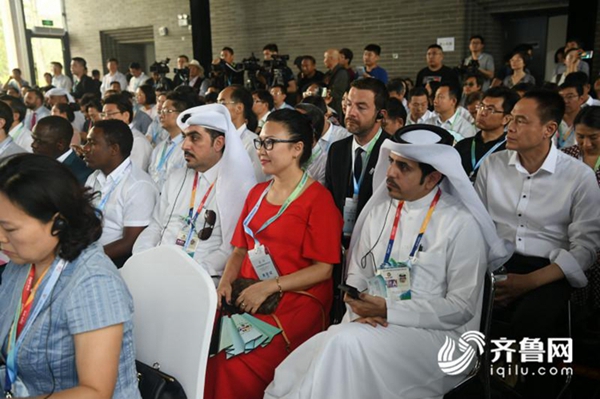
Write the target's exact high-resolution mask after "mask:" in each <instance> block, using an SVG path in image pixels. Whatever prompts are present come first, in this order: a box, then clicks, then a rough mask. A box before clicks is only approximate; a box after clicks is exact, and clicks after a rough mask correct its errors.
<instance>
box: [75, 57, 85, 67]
mask: <svg viewBox="0 0 600 399" xmlns="http://www.w3.org/2000/svg"><path fill="white" fill-rule="evenodd" d="M71 61H75V62H76V63H78V64H79V65H81V66H82V67H84V68H87V61H86V60H85V58H82V57H73V58H71Z"/></svg>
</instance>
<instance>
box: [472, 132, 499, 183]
mask: <svg viewBox="0 0 600 399" xmlns="http://www.w3.org/2000/svg"><path fill="white" fill-rule="evenodd" d="M504 143H506V137H505V138H504V140H502V141H499V142H497V143H496V144H494V146H493V147H492V148H490V149H489V151H488V152H486V153H485V154H484V155H483V156H482V157H481V158H480V159H479V161H477V163H475V138H473V141H471V167H472V168H473V170H472V171H471V174H470V175H469V177H471V176H473V173H475V171H476V170H477V169H479V167H480V166H481V164H482V163H483V161H484V160H485V159H486V158H487V157H489V156H490V155H491V154H493V153H494V151H496V150H497V149H498V148H499V147H500V146H501V145H502V144H504Z"/></svg>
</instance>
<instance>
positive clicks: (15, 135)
mask: <svg viewBox="0 0 600 399" xmlns="http://www.w3.org/2000/svg"><path fill="white" fill-rule="evenodd" d="M18 126H19V127H18V128H17V129H16V130H15V132H14V133H13V134H12V135H11V136H12V138H13V140H15V141H17V140H18V139H19V137H21V135H22V134H23V132H24V131H25V125H23V122H21V123H19V125H18Z"/></svg>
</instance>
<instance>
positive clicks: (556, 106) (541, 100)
mask: <svg viewBox="0 0 600 399" xmlns="http://www.w3.org/2000/svg"><path fill="white" fill-rule="evenodd" d="M523 98H529V99H531V100H534V101H535V102H536V103H537V114H538V117H539V118H540V120H541V121H542V123H548V122H550V121H552V122H556V125H557V126H558V125H560V122H561V121H562V119H563V116H564V115H565V101H564V100H563V98H562V97H561V96H560V94H558V93H557V92H555V91H551V90H546V89H533V90H530V91H528V92H527V93H525V94H524V95H523Z"/></svg>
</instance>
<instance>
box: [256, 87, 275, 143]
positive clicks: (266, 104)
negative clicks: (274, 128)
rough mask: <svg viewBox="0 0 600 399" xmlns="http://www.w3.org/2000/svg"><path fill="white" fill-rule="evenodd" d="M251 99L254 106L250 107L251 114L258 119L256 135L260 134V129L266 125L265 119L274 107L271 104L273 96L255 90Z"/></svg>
mask: <svg viewBox="0 0 600 399" xmlns="http://www.w3.org/2000/svg"><path fill="white" fill-rule="evenodd" d="M252 99H253V100H254V105H252V112H254V115H256V118H257V119H258V127H257V128H256V134H260V131H261V129H262V127H263V126H264V125H265V123H267V117H268V116H269V114H270V113H271V110H272V109H273V107H274V106H275V104H274V102H273V96H272V95H271V93H269V92H268V91H267V90H262V89H261V90H255V91H253V92H252Z"/></svg>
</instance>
